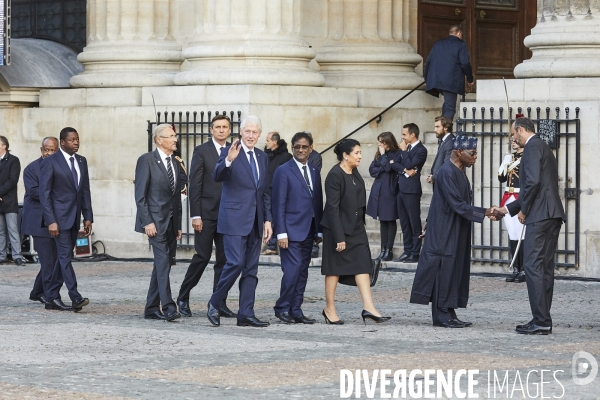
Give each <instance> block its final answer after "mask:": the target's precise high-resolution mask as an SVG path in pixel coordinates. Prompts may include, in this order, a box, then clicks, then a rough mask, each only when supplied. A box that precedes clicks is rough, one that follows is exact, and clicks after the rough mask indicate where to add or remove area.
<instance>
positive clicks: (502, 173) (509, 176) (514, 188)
mask: <svg viewBox="0 0 600 400" xmlns="http://www.w3.org/2000/svg"><path fill="white" fill-rule="evenodd" d="M517 117H518V115H517ZM510 145H511V150H512V153H511V154H507V155H506V156H505V157H504V160H502V165H500V169H499V170H498V180H499V181H500V182H506V187H505V190H504V196H502V201H501V202H500V207H504V206H505V205H507V204H510V203H512V202H513V201H516V200H518V199H519V190H520V189H519V188H520V186H519V165H520V164H521V157H522V156H523V148H521V147H519V145H518V144H517V142H516V140H515V138H514V137H513V136H511V137H510ZM503 219H504V224H505V226H506V230H507V231H508V243H509V246H510V255H511V260H512V259H513V258H514V257H515V254H516V252H517V245H518V243H519V238H520V237H521V229H524V226H523V224H522V223H520V222H519V218H518V217H517V216H516V215H514V216H512V217H510V216H508V215H507V216H506V217H504V218H503ZM523 237H525V231H524V230H523ZM506 282H517V283H518V282H525V271H524V270H523V248H522V247H521V248H519V251H518V254H517V255H516V258H515V262H514V264H513V273H512V275H511V276H509V277H508V278H506Z"/></svg>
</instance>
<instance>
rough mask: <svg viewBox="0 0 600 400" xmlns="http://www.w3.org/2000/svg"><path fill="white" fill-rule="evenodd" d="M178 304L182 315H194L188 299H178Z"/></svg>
mask: <svg viewBox="0 0 600 400" xmlns="http://www.w3.org/2000/svg"><path fill="white" fill-rule="evenodd" d="M177 305H178V306H179V312H180V313H181V315H183V316H184V317H191V316H192V310H190V303H188V302H187V301H178V302H177Z"/></svg>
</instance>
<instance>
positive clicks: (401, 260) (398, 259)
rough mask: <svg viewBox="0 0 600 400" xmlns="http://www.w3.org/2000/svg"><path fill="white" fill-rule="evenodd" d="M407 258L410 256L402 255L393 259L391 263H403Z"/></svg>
mask: <svg viewBox="0 0 600 400" xmlns="http://www.w3.org/2000/svg"><path fill="white" fill-rule="evenodd" d="M408 257H410V254H406V253H404V254H402V255H401V256H400V257H398V258H394V259H393V260H392V261H393V262H404V260H406V259H407V258H408Z"/></svg>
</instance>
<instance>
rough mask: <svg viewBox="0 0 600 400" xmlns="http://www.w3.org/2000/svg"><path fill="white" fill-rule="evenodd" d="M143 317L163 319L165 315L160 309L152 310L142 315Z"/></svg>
mask: <svg viewBox="0 0 600 400" xmlns="http://www.w3.org/2000/svg"><path fill="white" fill-rule="evenodd" d="M144 319H158V320H161V321H164V320H165V316H164V315H163V313H161V312H160V311H154V312H153V313H152V314H146V315H144Z"/></svg>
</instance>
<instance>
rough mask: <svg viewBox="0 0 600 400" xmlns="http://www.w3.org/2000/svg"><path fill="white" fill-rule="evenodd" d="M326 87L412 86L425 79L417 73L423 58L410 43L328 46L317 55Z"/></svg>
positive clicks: (410, 87)
mask: <svg viewBox="0 0 600 400" xmlns="http://www.w3.org/2000/svg"><path fill="white" fill-rule="evenodd" d="M316 60H317V62H318V63H319V65H320V67H321V74H322V75H323V76H324V77H325V86H332V87H348V88H372V89H412V88H413V87H415V86H416V85H418V84H419V83H421V82H422V81H423V78H421V77H420V76H419V75H417V73H416V72H415V67H416V66H417V65H419V63H420V62H421V60H422V58H421V56H420V55H418V54H417V53H415V51H414V49H413V48H412V47H411V46H410V45H408V44H398V43H395V44H386V43H381V44H377V43H369V44H354V45H353V44H346V43H334V44H331V45H325V46H323V48H322V49H321V51H320V52H319V54H317V57H316Z"/></svg>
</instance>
